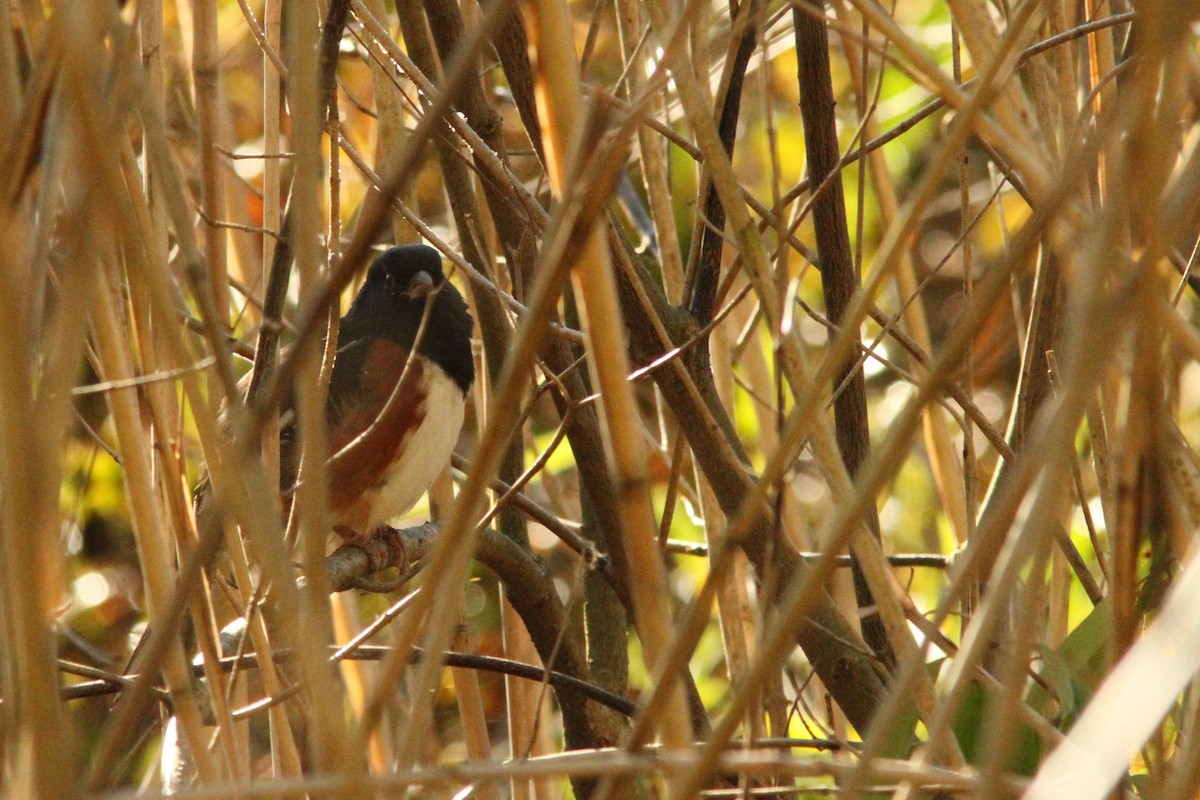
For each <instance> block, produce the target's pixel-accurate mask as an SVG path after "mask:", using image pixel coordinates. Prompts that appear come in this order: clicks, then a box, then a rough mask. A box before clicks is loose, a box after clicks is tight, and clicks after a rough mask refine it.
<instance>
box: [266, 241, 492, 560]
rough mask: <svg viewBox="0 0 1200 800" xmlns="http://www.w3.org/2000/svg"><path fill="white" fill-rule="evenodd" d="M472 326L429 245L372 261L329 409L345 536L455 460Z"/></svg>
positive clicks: (415, 492) (332, 481) (360, 537)
mask: <svg viewBox="0 0 1200 800" xmlns="http://www.w3.org/2000/svg"><path fill="white" fill-rule="evenodd" d="M473 329H474V323H473V321H472V319H471V315H470V313H469V312H468V310H467V304H466V302H465V301H464V300H463V296H462V295H461V294H460V293H459V291H458V289H457V288H455V286H454V284H452V283H450V282H449V281H448V280H446V277H445V275H443V274H442V261H441V256H440V255H439V254H438V252H437V251H436V250H434V249H433V248H431V247H427V246H425V245H419V244H408V245H399V246H396V247H392V248H390V249H388V250H386V251H385V252H383V253H382V254H381V255H379V256H378V257H377V258H376V259H375V261H374V262H373V263H372V264H371V267H370V269H369V270H368V272H367V277H366V281H365V282H364V283H363V285H362V288H361V289H359V291H358V295H357V296H356V297H355V298H354V301H353V302H352V303H351V305H350V308H349V310H348V311H347V312H346V314H345V316H343V317H342V319H341V322H340V323H339V326H338V348H337V353H336V355H335V357H334V361H333V370H332V374H331V376H330V380H329V393H328V399H327V401H326V407H325V418H326V425H327V430H328V443H327V444H328V448H327V450H326V452H327V453H328V454H329V457H330V462H329V466H328V468H327V474H328V481H329V504H330V509H331V511H332V513H333V520H334V530H335V531H336V532H337V533H338V534H339V535H341V537H342V538H343V539H346V540H348V541H352V542H353V541H364V540H366V539H369V538H371V536H372V535H374V533H375V532H377V531H378V530H379V529H380V528H382V527H383V526H384V525H386V523H387V522H388V520H390V519H392V518H394V517H397V516H399V515H401V514H404V513H405V512H407V511H408V510H410V509H411V508H412V507H413V505H415V504H416V502H417V501H418V500H419V499H420V498H421V496H422V495H423V494H425V492H426V490H428V489H429V486H430V485H431V484H432V483H433V481H434V479H435V478H436V477H437V476H438V474H439V473H440V472H441V470H442V469H444V468H445V467H446V465H447V464H448V463H449V461H450V454H451V451H452V450H453V449H454V445H455V443H456V442H457V441H458V436H459V432H460V431H461V430H462V426H463V418H464V415H465V409H466V399H467V394H468V393H469V391H470V389H471V385H472V384H473V383H474V381H475V361H474V357H473V354H472V350H471V336H472V332H473ZM295 433H296V432H295V430H294V429H293V428H292V427H291V426H287V427H285V428H284V429H283V430H281V431H280V473H281V483H283V484H285V485H288V484H293V483H294V482H295V471H296V466H297V464H298V461H299V458H298V456H299V453H298V442H297V441H296V435H295Z"/></svg>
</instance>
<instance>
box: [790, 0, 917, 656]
mask: <svg viewBox="0 0 1200 800" xmlns="http://www.w3.org/2000/svg"><path fill="white" fill-rule="evenodd" d="M805 5H808V6H809V7H810V9H812V10H813V11H817V10H819V9H820V8H821V3H820V2H818V0H807V2H806V3H805ZM792 20H793V25H794V27H795V30H796V71H797V72H796V77H797V81H798V82H799V84H800V115H801V118H802V119H803V122H804V149H805V153H806V154H807V156H808V172H809V183H810V184H814V185H820V184H823V183H824V184H826V186H827V188H826V190H825V191H824V192H822V193H821V194H820V195H819V196H817V197H814V198H813V203H812V213H813V227H814V228H815V230H816V236H817V254H818V257H819V258H820V262H821V289H822V292H823V293H824V296H825V308H826V311H827V313H828V314H829V318H830V320H832V321H833V323H834V324H835V325H840V324H841V322H842V319H843V318H844V317H845V315H846V310H847V309H848V308H849V306H850V304H851V302H852V301H853V299H854V296H855V294H856V293H858V292H859V291H860V289H861V282H860V280H859V275H858V271H857V269H856V268H855V264H854V254H853V253H852V252H851V250H850V233H849V229H848V228H847V223H846V201H845V198H844V196H843V193H842V181H841V179H840V177H839V178H837V179H835V180H827V178H828V177H829V176H830V175H831V174H832V173H833V172H834V171H835V170H836V169H837V168H838V165H839V163H840V161H841V159H840V155H839V153H838V141H837V122H836V120H835V118H834V113H833V111H834V106H835V100H834V97H833V77H832V75H831V73H830V69H829V36H828V33H827V32H826V30H825V22H824V17H823V16H821V17H818V16H816V15H815V14H808V13H805V12H804V10H803V9H801V8H799V7H797V8H795V9H793V11H792ZM853 340H854V342H855V343H856V345H857V344H859V337H858V336H857V335H854V336H853ZM856 349H857V348H856ZM833 387H834V389H835V390H837V389H838V387H843V388H842V390H841V391H838V392H837V393H836V395H835V397H834V401H833V418H834V428H835V433H836V436H837V445H838V450H839V451H840V452H841V455H842V461H843V462H845V464H846V471H847V472H848V473H849V474H850V477H851V478H853V477H854V476H855V475H857V474H858V472H859V470H860V469H861V468H862V466H863V464H864V463H866V460H867V458H868V456H869V455H870V453H871V433H870V427H869V423H868V420H867V385H866V379H865V377H864V375H863V370H862V367H861V365H860V364H859V362H858V361H857V360H856V359H855V358H854V356H851V357H850V358H848V359H847V360H846V361H845V362H844V363H843V364H842V365H841V366H839V367H838V368H837V369H836V370H835V372H834V377H833ZM863 517H864V522H865V523H866V525H867V527H868V528H869V529H870V531H871V533H872V534H873V535H874V536H875V538H877V539H878V538H880V533H879V515H878V513H877V512H876V510H875V508H874V506H871V507H870V508H868V509H866V510H865V512H864V514H863ZM854 593H855V595H856V596H857V599H858V607H859V609H860V611H862V619H861V626H862V632H863V637H864V638H865V639H866V640H867V644H869V645H870V646H871V649H872V650H874V651H875V653H876V655H878V656H879V657H880V658H881V659H882V660H883V661H884V663H886V664H893V663H895V655H894V654H893V653H892V649H891V646H890V645H889V643H888V638H887V632H886V631H885V630H884V626H883V620H882V619H881V618H880V616H879V612H878V611H877V610H874V609H875V600H874V599H873V598H872V597H871V590H870V589H869V588H868V587H867V581H866V578H865V577H864V576H863V574H862V572H861V570H860V569H859V568H858V567H857V566H856V567H854Z"/></svg>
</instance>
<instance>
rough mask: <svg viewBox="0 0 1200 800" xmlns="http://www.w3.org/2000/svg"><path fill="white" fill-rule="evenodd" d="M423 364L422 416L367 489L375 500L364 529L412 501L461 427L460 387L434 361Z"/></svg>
mask: <svg viewBox="0 0 1200 800" xmlns="http://www.w3.org/2000/svg"><path fill="white" fill-rule="evenodd" d="M424 367H425V374H426V377H427V381H426V386H427V388H428V390H429V394H428V396H427V397H426V399H425V408H424V412H425V414H424V418H423V419H422V420H421V425H420V426H419V427H418V428H417V429H416V430H415V431H414V432H413V433H411V434H409V436H408V438H407V439H405V440H404V441H403V442H402V443H401V444H400V448H401V450H402V451H403V455H402V456H401V458H400V459H399V460H398V461H396V462H395V463H394V464H392V466H391V469H389V470H388V471H387V473H386V474H385V475H384V476H383V479H382V480H381V481H380V482H379V484H378V485H377V486H376V487H375V488H373V489H371V490H370V491H371V492H373V493H374V494H375V495H376V497H377V498H378V500H377V502H375V503H373V504H372V506H373V507H372V511H373V513H372V515H371V519H370V520H369V524H368V525H367V528H366V529H367V530H373V529H375V528H377V527H379V526H380V525H384V524H386V523H388V522H389V521H390V520H391V519H392V518H393V517H397V516H399V515H401V514H403V513H404V512H406V511H408V510H409V509H410V508H412V507H413V506H414V505H416V502H417V501H418V500H420V499H421V495H423V494H424V493H425V490H426V489H428V488H429V485H430V484H432V483H433V481H434V479H435V478H436V477H437V476H438V473H440V472H441V471H442V469H444V468H445V466H446V465H447V464H448V463H450V453H451V451H453V450H454V444H455V442H457V441H458V434H459V431H461V430H462V425H463V413H464V409H465V406H466V400H465V398H464V397H463V393H462V389H460V388H458V384H456V383H455V382H454V381H453V380H452V379H451V378H450V377H449V376H448V375H447V374H446V373H445V372H444V371H443V370H442V368H441V367H439V366H437V365H436V364H434V363H432V362H429V361H427V362H425V364H424Z"/></svg>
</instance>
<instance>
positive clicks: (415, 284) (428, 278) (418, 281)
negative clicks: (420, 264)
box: [404, 270, 433, 300]
mask: <svg viewBox="0 0 1200 800" xmlns="http://www.w3.org/2000/svg"><path fill="white" fill-rule="evenodd" d="M431 291H433V276H432V275H430V274H429V273H428V272H426V271H425V270H421V271H420V272H418V273H417V274H416V275H413V277H412V280H411V281H410V282H409V284H408V288H407V289H405V290H404V296H405V297H407V298H408V299H409V300H420V299H422V298H424V297H426V296H427V295H428V294H429V293H430V292H431Z"/></svg>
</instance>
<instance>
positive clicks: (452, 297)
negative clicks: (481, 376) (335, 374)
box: [338, 244, 475, 394]
mask: <svg viewBox="0 0 1200 800" xmlns="http://www.w3.org/2000/svg"><path fill="white" fill-rule="evenodd" d="M427 303H428V304H430V309H429V318H428V321H427V322H426V323H425V330H424V332H423V333H422V335H421V341H420V343H419V344H418V346H417V352H419V353H420V354H421V355H423V356H425V357H426V358H428V359H429V360H431V361H433V362H434V363H436V364H437V365H438V366H440V367H441V368H442V369H443V370H445V371H446V374H447V375H449V376H450V377H451V378H453V379H454V382H455V383H457V384H458V386H459V387H460V388H461V389H462V390H463V393H464V394H465V393H466V391H467V390H468V389H470V387H471V383H472V382H473V381H474V380H475V362H474V359H473V357H472V355H471V331H472V329H473V327H474V325H473V322H472V320H471V315H470V314H469V313H468V312H467V304H466V301H464V300H463V297H462V295H461V294H459V291H458V289H456V288H455V286H454V284H452V283H450V282H449V281H448V280H446V276H445V275H444V274H442V259H441V256H440V255H439V254H438V252H437V251H436V250H434V249H433V248H431V247H426V246H425V245H420V244H406V245H400V246H399V247H393V248H390V249H389V250H386V251H384V252H383V253H382V254H380V255H379V257H377V258H376V259H375V262H374V263H373V264H371V269H370V270H369V271H368V272H367V280H366V282H365V283H363V286H362V288H361V289H359V292H358V296H357V297H355V298H354V302H353V303H352V304H351V306H350V310H349V311H348V312H346V316H344V317H342V322H341V334H340V336H341V343H342V345H350V344H352V343H353V342H355V341H358V340H369V339H372V338H374V337H377V336H383V337H386V338H388V339H391V340H392V341H394V342H396V343H397V344H400V345H401V346H403V347H404V348H405V349H406V350H410V351H411V350H412V348H413V344H414V342H416V340H417V332H418V330H419V329H420V327H421V318H422V316H423V315H424V314H425V306H426V304H427ZM338 349H339V350H341V349H342V347H339V348H338Z"/></svg>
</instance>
